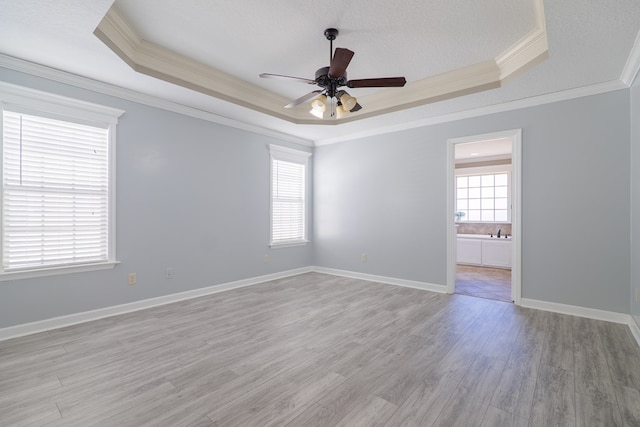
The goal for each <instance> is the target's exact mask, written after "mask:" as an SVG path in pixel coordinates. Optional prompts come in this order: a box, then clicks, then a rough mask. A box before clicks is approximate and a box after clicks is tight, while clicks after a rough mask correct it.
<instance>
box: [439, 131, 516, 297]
mask: <svg viewBox="0 0 640 427" xmlns="http://www.w3.org/2000/svg"><path fill="white" fill-rule="evenodd" d="M447 148H448V167H447V172H448V179H447V187H448V188H447V199H448V203H447V205H448V206H447V211H448V220H447V223H448V233H447V246H448V251H447V254H448V256H447V267H448V270H447V289H448V292H449V293H459V294H463V295H470V296H474V297H480V298H488V299H494V300H499V301H508V302H515V303H516V304H519V302H520V294H521V289H520V261H521V260H520V253H521V251H520V233H519V230H520V199H521V194H520V193H521V185H520V165H521V130H519V129H518V130H512V131H505V132H497V133H492V134H484V135H476V136H471V137H466V138H456V139H451V140H449V141H448V147H447Z"/></svg>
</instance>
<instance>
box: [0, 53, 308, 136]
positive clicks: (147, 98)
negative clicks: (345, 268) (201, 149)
mask: <svg viewBox="0 0 640 427" xmlns="http://www.w3.org/2000/svg"><path fill="white" fill-rule="evenodd" d="M0 67H2V68H6V69H8V70H13V71H18V72H21V73H25V74H29V75H32V76H36V77H41V78H44V79H47V80H51V81H55V82H58V83H63V84H66V85H70V86H74V87H78V88H81V89H86V90H90V91H92V92H97V93H101V94H103V95H108V96H113V97H116V98H120V99H124V100H127V101H132V102H136V103H138V104H143V105H148V106H150V107H155V108H159V109H162V110H166V111H171V112H173V113H178V114H182V115H184V116H189V117H193V118H196V119H201V120H205V121H208V122H212V123H216V124H219V125H223V126H228V127H232V128H235V129H241V130H244V131H247V132H251V133H255V134H258V135H264V136H268V137H272V138H277V139H280V140H283V141H288V142H293V143H295V144H299V145H303V146H305V147H313V141H311V140H308V139H305V138H300V137H297V136H294V135H290V134H288V133H284V132H278V131H276V130H272V129H268V128H264V127H261V126H256V125H253V124H250V123H245V122H241V121H239V120H234V119H230V118H228V117H223V116H220V115H217V114H214V113H210V112H207V111H203V110H199V109H197V108H193V107H187V106H186V105H182V104H178V103H176V102H172V101H167V100H165V99H162V98H158V97H155V96H152V95H147V94H143V93H141V92H137V91H134V90H131V89H126V88H122V87H119V86H115V85H111V84H109V83H104V82H100V81H97V80H93V79H90V78H87V77H82V76H78V75H76V74H71V73H68V72H66V71H61V70H56V69H54V68H50V67H46V66H44V65H40V64H35V63H33V62H29V61H25V60H23V59H18V58H14V57H11V56H7V55H2V54H0Z"/></svg>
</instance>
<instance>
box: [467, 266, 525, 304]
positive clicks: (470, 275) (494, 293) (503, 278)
mask: <svg viewBox="0 0 640 427" xmlns="http://www.w3.org/2000/svg"><path fill="white" fill-rule="evenodd" d="M456 293H457V294H461V295H470V296H472V297H479V298H488V299H494V300H498V301H507V302H512V300H511V270H505V269H502V268H492V267H480V266H477V265H465V264H458V265H457V266H456Z"/></svg>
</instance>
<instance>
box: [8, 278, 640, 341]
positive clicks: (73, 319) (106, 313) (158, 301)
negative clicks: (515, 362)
mask: <svg viewBox="0 0 640 427" xmlns="http://www.w3.org/2000/svg"><path fill="white" fill-rule="evenodd" d="M309 272H317V273H324V274H331V275H334V276H341V277H349V278H353V279H361V280H368V281H371V282H377V283H385V284H388V285H396V286H403V287H406V288H414V289H421V290H425V291H431V292H439V293H447V287H446V285H435V284H432V283H426V282H418V281H414V280H406V279H397V278H393V277H385V276H377V275H374V274H367V273H359V272H356V271H348V270H339V269H335V268H325V267H316V266H310V267H303V268H297V269H293V270H287V271H282V272H279V273H273V274H267V275H264V276H258V277H252V278H249V279H243V280H237V281H234V282H228V283H223V284H220V285H214V286H208V287H206V288H200V289H193V290H190V291H185V292H180V293H176V294H171V295H164V296H161V297H156V298H150V299H145V300H141V301H135V302H131V303H127V304H121V305H116V306H112V307H105V308H100V309H97V310H91V311H85V312H82V313H75V314H70V315H67V316H60V317H54V318H52V319H45V320H40V321H37V322H32V323H25V324H22V325H16V326H9V327H7V328H3V329H0V341H4V340H8V339H11V338H17V337H21V336H25V335H31V334H35V333H38V332H45V331H50V330H52V329H58V328H62V327H65V326H71V325H76V324H78V323H84V322H90V321H92V320H98V319H103V318H105V317H111V316H117V315H119V314H125V313H130V312H132V311H138V310H144V309H146V308H151V307H157V306H160V305H165V304H171V303H173V302H178V301H183V300H187V299H192V298H198V297H201V296H205V295H210V294H215V293H218V292H224V291H228V290H231V289H237V288H243V287H245V286H252V285H257V284H260V283H265V282H269V281H271V280H277V279H282V278H285V277H290V276H296V275H298V274H303V273H309ZM520 305H521V306H522V307H527V308H533V309H537V310H544V311H551V312H554V313H561V314H569V315H572V316H579V317H587V318H589V319H596V320H604V321H607V322H615V323H622V324H626V325H628V326H629V328H630V329H631V333H632V334H633V336H634V338H635V339H636V341H637V342H638V345H640V328H639V327H638V324H637V323H636V322H635V320H634V319H633V317H632V316H631V315H629V314H624V313H615V312H611V311H605V310H598V309H594V308H585V307H578V306H574V305H566V304H559V303H555V302H547V301H539V300H534V299H529V298H522V299H521V300H520Z"/></svg>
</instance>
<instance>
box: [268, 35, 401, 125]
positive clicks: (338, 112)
mask: <svg viewBox="0 0 640 427" xmlns="http://www.w3.org/2000/svg"><path fill="white" fill-rule="evenodd" d="M324 36H325V37H326V38H327V40H329V64H330V65H329V66H328V67H321V68H319V69H318V70H317V71H316V74H315V79H314V80H311V79H305V78H301V77H291V76H285V75H282V74H269V73H262V74H260V77H262V78H279V79H288V80H295V81H298V82H301V83H306V84H313V85H317V86H320V88H321V89H320V90H314V91H312V92H309V93H307V94H306V95H303V96H301V97H300V98H298V99H295V100H293V101H291V102H290V103H289V104H287V105H285V107H284V108H293V107H295V106H297V105H300V104H302V103H304V102H307V101H310V100H312V99H313V101H311V111H309V113H311V114H312V115H314V116H315V117H317V118H319V119H324V113H325V112H326V111H327V103H328V104H329V107H330V108H329V113H330V114H329V116H330V117H331V118H334V119H342V118H344V117H346V116H348V115H349V113H350V112H355V111H358V110H360V109H361V108H362V106H361V105H360V104H358V100H357V99H356V98H355V97H353V96H351V95H349V94H348V93H347V92H346V91H345V90H343V89H340V88H341V87H342V86H346V87H349V88H361V87H403V86H404V85H405V84H406V82H407V80H406V79H405V78H404V77H381V78H373V79H357V80H349V79H348V78H347V67H348V66H349V63H350V62H351V58H353V55H354V52H352V51H350V50H349V49H344V48H340V47H338V48H336V49H335V52H334V50H333V41H334V40H335V39H336V37H338V30H337V29H335V28H327V29H326V30H324ZM314 98H315V99H314Z"/></svg>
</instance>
